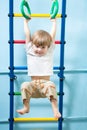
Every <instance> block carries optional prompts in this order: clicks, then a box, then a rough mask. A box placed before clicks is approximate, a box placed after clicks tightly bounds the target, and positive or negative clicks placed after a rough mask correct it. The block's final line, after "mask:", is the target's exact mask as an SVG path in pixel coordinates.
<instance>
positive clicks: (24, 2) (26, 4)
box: [20, 0, 31, 19]
mask: <svg viewBox="0 0 87 130" xmlns="http://www.w3.org/2000/svg"><path fill="white" fill-rule="evenodd" d="M24 7H26V8H27V11H28V15H27V14H26V13H25V11H24ZM20 10H21V13H22V15H23V16H24V17H25V18H26V19H30V15H31V10H30V7H29V4H28V2H27V1H26V0H22V2H21V5H20Z"/></svg>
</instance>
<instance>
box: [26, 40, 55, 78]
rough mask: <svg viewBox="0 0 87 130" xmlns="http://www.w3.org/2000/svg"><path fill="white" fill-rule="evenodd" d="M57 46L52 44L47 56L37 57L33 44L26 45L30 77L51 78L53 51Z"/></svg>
mask: <svg viewBox="0 0 87 130" xmlns="http://www.w3.org/2000/svg"><path fill="white" fill-rule="evenodd" d="M54 46H55V44H52V45H51V46H50V47H49V48H48V51H47V53H46V54H45V55H43V56H37V55H36V54H35V53H34V51H33V49H32V43H31V42H29V43H27V44H26V45H25V48H26V54H27V66H28V76H50V75H52V74H53V50H54Z"/></svg>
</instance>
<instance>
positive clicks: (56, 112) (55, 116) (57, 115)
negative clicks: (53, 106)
mask: <svg viewBox="0 0 87 130" xmlns="http://www.w3.org/2000/svg"><path fill="white" fill-rule="evenodd" d="M60 117H61V114H60V112H58V111H54V118H56V119H59V118H60Z"/></svg>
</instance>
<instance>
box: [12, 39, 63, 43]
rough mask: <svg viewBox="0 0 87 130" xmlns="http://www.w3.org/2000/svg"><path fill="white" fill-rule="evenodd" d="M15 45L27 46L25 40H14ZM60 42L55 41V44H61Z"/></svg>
mask: <svg viewBox="0 0 87 130" xmlns="http://www.w3.org/2000/svg"><path fill="white" fill-rule="evenodd" d="M14 43H15V44H25V40H14ZM60 43H61V42H60V41H55V44H60Z"/></svg>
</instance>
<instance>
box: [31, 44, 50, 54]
mask: <svg viewBox="0 0 87 130" xmlns="http://www.w3.org/2000/svg"><path fill="white" fill-rule="evenodd" d="M33 50H34V53H35V54H37V55H38V56H43V55H45V54H46V53H47V51H48V46H38V45H33Z"/></svg>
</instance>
